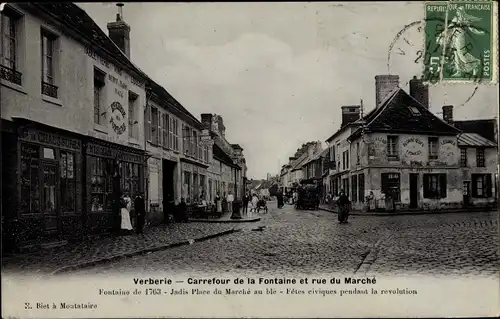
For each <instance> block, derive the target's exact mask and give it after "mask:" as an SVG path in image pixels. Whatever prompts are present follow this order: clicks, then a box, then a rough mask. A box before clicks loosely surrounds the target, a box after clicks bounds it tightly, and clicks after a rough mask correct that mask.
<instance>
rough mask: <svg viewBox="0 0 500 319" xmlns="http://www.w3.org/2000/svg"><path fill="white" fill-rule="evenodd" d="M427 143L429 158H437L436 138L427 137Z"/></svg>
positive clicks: (437, 145)
mask: <svg viewBox="0 0 500 319" xmlns="http://www.w3.org/2000/svg"><path fill="white" fill-rule="evenodd" d="M428 143H429V159H430V160H435V159H437V158H438V151H439V144H438V138H437V137H429V138H428Z"/></svg>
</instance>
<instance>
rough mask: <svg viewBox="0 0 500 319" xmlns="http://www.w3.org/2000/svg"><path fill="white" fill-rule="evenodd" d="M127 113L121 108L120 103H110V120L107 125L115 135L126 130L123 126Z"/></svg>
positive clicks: (125, 126)
mask: <svg viewBox="0 0 500 319" xmlns="http://www.w3.org/2000/svg"><path fill="white" fill-rule="evenodd" d="M126 116H127V113H126V112H125V110H124V109H123V106H122V105H121V104H120V102H117V101H115V102H113V103H111V118H110V119H109V123H110V124H111V127H112V128H113V131H115V133H116V134H118V135H121V134H123V132H125V130H126V129H127V125H125V119H126Z"/></svg>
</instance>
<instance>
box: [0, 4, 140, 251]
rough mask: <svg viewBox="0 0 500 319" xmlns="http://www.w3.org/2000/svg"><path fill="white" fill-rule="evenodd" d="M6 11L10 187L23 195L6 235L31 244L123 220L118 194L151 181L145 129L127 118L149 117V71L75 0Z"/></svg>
mask: <svg viewBox="0 0 500 319" xmlns="http://www.w3.org/2000/svg"><path fill="white" fill-rule="evenodd" d="M2 15H3V17H2V20H3V21H4V24H3V29H2V31H3V33H2V34H5V32H7V30H6V29H5V28H6V26H8V30H9V32H10V37H11V41H5V38H4V39H3V40H4V41H2V45H4V46H10V48H9V50H7V51H8V52H9V53H8V54H5V55H2V59H1V68H2V72H1V73H0V74H1V90H2V94H1V97H2V100H1V107H2V124H3V125H2V137H3V139H2V141H3V145H2V148H3V150H4V152H3V153H2V155H3V158H2V160H3V165H2V170H3V172H2V173H3V176H2V177H3V179H4V181H5V183H4V185H6V186H7V185H8V186H7V187H3V189H2V191H3V194H2V195H3V196H4V197H7V198H15V200H13V201H7V202H6V201H4V202H3V205H4V207H3V212H5V214H4V219H5V226H6V233H5V236H6V237H5V238H4V239H6V241H7V242H9V244H11V246H16V247H26V248H29V247H33V246H39V245H40V244H47V245H51V244H54V243H60V242H64V241H66V240H67V239H71V238H75V237H81V236H82V235H84V234H97V233H102V232H106V231H109V230H111V229H112V228H115V227H116V225H117V222H116V214H115V213H116V212H115V213H114V211H115V209H116V207H114V203H115V199H116V198H117V197H118V196H119V195H120V193H122V192H127V193H132V194H133V193H137V192H139V191H142V190H143V183H142V179H143V178H144V172H145V156H144V148H143V144H142V143H141V140H142V139H143V136H144V131H143V129H142V127H141V126H140V125H137V126H131V125H129V121H128V120H127V119H128V116H129V114H133V116H134V118H133V123H135V122H137V123H141V122H142V121H143V112H142V111H141V110H142V105H144V104H145V100H146V90H145V85H146V81H147V76H146V75H145V74H143V73H142V72H141V71H140V70H138V69H137V68H136V67H135V66H133V65H132V64H131V63H130V61H129V60H128V57H127V55H126V54H125V53H124V52H123V51H121V50H120V49H118V48H117V47H116V45H115V44H114V43H113V42H112V41H111V39H109V38H108V37H107V36H106V35H105V34H104V33H103V32H102V31H101V30H100V29H99V27H98V26H97V25H96V24H95V23H94V22H93V21H92V19H90V18H89V17H88V16H87V15H86V14H85V12H84V11H83V10H81V9H80V8H78V7H77V6H76V5H74V4H72V3H64V4H55V3H51V4H35V3H25V4H8V5H7V7H6V10H4V11H3V12H2ZM61 24H63V25H66V26H69V27H67V28H61V27H60V26H61ZM4 48H5V47H4ZM3 52H6V51H5V50H4V51H3Z"/></svg>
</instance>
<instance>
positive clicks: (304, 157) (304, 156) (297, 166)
mask: <svg viewBox="0 0 500 319" xmlns="http://www.w3.org/2000/svg"><path fill="white" fill-rule="evenodd" d="M308 158H309V152H307V151H306V152H304V154H302V155H300V157H299V158H298V159H297V160H296V161H295V163H294V164H293V166H292V169H291V171H296V170H298V169H300V168H301V167H302V165H304V163H305V161H307V159H308Z"/></svg>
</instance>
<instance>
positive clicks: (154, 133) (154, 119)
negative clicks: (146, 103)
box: [151, 107, 159, 145]
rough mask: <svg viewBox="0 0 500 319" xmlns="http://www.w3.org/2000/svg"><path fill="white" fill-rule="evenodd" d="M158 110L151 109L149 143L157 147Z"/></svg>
mask: <svg viewBox="0 0 500 319" xmlns="http://www.w3.org/2000/svg"><path fill="white" fill-rule="evenodd" d="M158 134H159V130H158V108H156V107H151V143H152V144H154V145H158Z"/></svg>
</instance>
